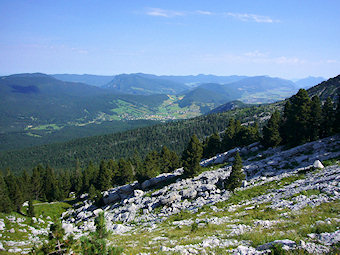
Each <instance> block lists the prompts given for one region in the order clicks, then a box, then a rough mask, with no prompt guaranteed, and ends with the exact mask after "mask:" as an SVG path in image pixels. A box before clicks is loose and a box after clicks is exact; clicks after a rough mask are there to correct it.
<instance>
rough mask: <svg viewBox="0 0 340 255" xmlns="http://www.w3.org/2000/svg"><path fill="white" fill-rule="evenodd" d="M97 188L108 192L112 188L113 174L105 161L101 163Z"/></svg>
mask: <svg viewBox="0 0 340 255" xmlns="http://www.w3.org/2000/svg"><path fill="white" fill-rule="evenodd" d="M96 186H97V189H98V190H100V191H103V190H107V189H109V188H110V187H111V172H110V170H109V168H108V167H107V164H106V162H105V161H104V160H102V161H101V162H100V166H99V174H98V177H97V185H96Z"/></svg>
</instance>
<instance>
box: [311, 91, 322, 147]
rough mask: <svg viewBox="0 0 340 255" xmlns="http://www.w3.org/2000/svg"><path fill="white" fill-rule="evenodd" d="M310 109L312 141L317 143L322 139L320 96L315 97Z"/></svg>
mask: <svg viewBox="0 0 340 255" xmlns="http://www.w3.org/2000/svg"><path fill="white" fill-rule="evenodd" d="M310 108H311V112H310V120H309V122H310V123H309V130H310V132H309V133H310V140H311V141H315V140H317V139H319V137H320V131H321V130H320V126H321V122H322V112H321V102H320V98H319V96H317V95H316V96H313V98H312V102H311V107H310Z"/></svg>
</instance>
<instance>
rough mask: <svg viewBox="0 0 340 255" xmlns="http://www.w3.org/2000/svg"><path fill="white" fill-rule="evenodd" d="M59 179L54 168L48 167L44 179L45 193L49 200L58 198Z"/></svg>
mask: <svg viewBox="0 0 340 255" xmlns="http://www.w3.org/2000/svg"><path fill="white" fill-rule="evenodd" d="M57 191H58V186H57V180H56V176H55V174H54V170H53V169H52V168H51V167H50V166H47V167H46V176H45V180H44V194H45V196H46V200H47V201H48V202H52V201H55V200H56V199H57V195H58V194H57Z"/></svg>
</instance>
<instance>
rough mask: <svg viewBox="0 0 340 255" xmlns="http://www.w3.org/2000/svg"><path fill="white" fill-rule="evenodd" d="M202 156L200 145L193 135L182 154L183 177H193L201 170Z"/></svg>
mask: <svg viewBox="0 0 340 255" xmlns="http://www.w3.org/2000/svg"><path fill="white" fill-rule="evenodd" d="M202 154H203V148H202V144H201V143H200V141H199V140H198V138H197V136H196V135H193V136H192V137H191V139H190V142H189V144H188V146H187V148H186V150H184V152H183V156H182V161H183V169H184V175H185V176H187V177H193V176H194V175H196V174H198V173H199V172H200V170H201V166H200V161H201V158H202Z"/></svg>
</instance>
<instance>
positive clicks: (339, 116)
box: [333, 95, 340, 133]
mask: <svg viewBox="0 0 340 255" xmlns="http://www.w3.org/2000/svg"><path fill="white" fill-rule="evenodd" d="M333 128H334V132H335V133H339V132H340V95H338V104H337V107H336V111H335V118H334V125H333Z"/></svg>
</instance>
